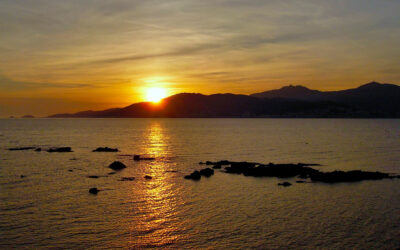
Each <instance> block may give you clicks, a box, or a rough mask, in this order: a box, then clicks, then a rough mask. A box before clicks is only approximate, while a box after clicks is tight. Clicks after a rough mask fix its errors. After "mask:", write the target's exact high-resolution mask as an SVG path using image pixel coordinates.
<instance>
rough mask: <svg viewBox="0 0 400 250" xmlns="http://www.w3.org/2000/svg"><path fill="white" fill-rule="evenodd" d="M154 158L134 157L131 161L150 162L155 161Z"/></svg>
mask: <svg viewBox="0 0 400 250" xmlns="http://www.w3.org/2000/svg"><path fill="white" fill-rule="evenodd" d="M155 159H156V158H154V157H142V156H140V155H134V156H133V160H134V161H152V160H155Z"/></svg>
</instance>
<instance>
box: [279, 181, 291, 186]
mask: <svg viewBox="0 0 400 250" xmlns="http://www.w3.org/2000/svg"><path fill="white" fill-rule="evenodd" d="M291 185H292V184H291V183H290V182H287V181H285V182H282V183H278V186H284V187H289V186H291Z"/></svg>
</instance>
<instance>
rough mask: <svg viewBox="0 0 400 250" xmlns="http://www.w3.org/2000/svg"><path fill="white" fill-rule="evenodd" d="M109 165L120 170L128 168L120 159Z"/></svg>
mask: <svg viewBox="0 0 400 250" xmlns="http://www.w3.org/2000/svg"><path fill="white" fill-rule="evenodd" d="M108 167H109V168H111V169H112V170H115V171H119V170H122V169H124V168H126V166H125V164H123V163H122V162H120V161H114V162H113V163H111V164H110V166H108Z"/></svg>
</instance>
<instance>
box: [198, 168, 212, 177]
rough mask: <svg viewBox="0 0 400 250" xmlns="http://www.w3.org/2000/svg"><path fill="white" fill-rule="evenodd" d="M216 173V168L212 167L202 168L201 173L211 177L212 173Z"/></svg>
mask: <svg viewBox="0 0 400 250" xmlns="http://www.w3.org/2000/svg"><path fill="white" fill-rule="evenodd" d="M213 174H214V170H212V169H211V168H205V169H202V170H200V175H202V176H205V177H210V176H211V175H213Z"/></svg>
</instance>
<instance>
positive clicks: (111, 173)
mask: <svg viewBox="0 0 400 250" xmlns="http://www.w3.org/2000/svg"><path fill="white" fill-rule="evenodd" d="M116 173H117V172H115V171H113V172H110V173H108V175H113V174H116Z"/></svg>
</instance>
